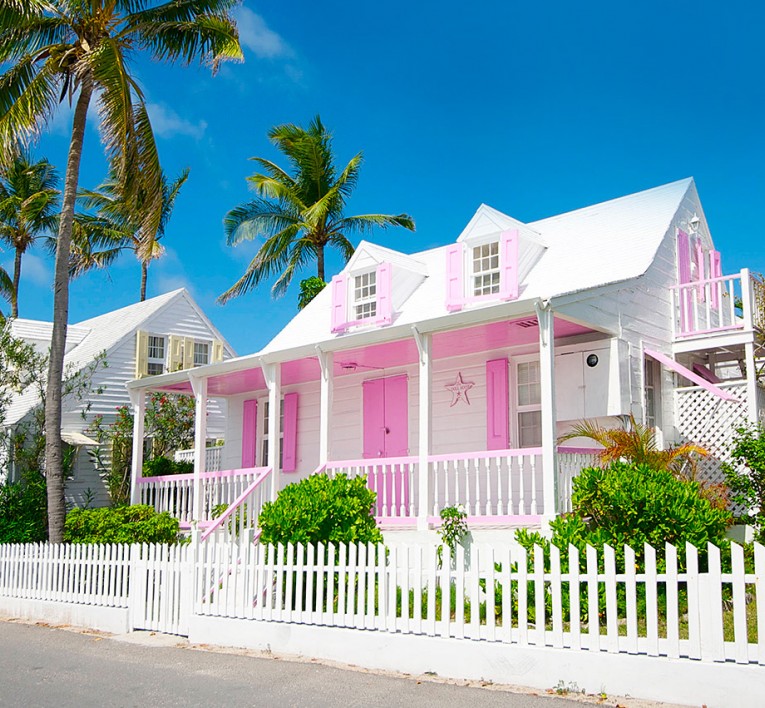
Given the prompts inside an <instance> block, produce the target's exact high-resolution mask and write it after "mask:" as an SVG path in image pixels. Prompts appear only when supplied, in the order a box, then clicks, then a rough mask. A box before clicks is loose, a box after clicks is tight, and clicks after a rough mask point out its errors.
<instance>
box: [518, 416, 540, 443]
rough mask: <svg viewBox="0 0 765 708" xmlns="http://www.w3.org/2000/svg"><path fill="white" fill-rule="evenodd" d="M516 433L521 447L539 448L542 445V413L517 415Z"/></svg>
mask: <svg viewBox="0 0 765 708" xmlns="http://www.w3.org/2000/svg"><path fill="white" fill-rule="evenodd" d="M518 433H519V438H520V444H521V447H539V446H540V445H541V444H542V412H541V411H528V412H526V413H519V414H518Z"/></svg>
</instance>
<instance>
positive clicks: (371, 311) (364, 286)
mask: <svg viewBox="0 0 765 708" xmlns="http://www.w3.org/2000/svg"><path fill="white" fill-rule="evenodd" d="M353 311H354V314H355V317H356V319H357V320H364V319H367V318H369V317H375V316H376V315H377V272H376V271H370V272H369V273H363V274H362V275H357V276H355V277H354V279H353Z"/></svg>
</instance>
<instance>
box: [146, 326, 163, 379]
mask: <svg viewBox="0 0 765 708" xmlns="http://www.w3.org/2000/svg"><path fill="white" fill-rule="evenodd" d="M146 373H147V374H148V375H149V376H156V375H158V374H164V373H165V338H164V337H157V336H155V335H153V334H150V335H149V348H148V354H147V367H146Z"/></svg>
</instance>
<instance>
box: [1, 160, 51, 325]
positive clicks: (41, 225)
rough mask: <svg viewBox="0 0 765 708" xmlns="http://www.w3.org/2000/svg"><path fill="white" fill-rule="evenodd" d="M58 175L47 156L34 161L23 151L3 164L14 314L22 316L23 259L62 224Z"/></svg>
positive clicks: (4, 232) (3, 236)
mask: <svg viewBox="0 0 765 708" xmlns="http://www.w3.org/2000/svg"><path fill="white" fill-rule="evenodd" d="M57 186H58V175H57V174H56V170H55V168H54V167H53V165H51V164H50V163H49V162H48V161H47V160H45V159H42V160H39V161H37V162H34V161H33V160H32V159H31V158H30V157H29V155H27V154H24V153H23V152H21V153H19V154H17V155H16V156H15V157H14V158H13V160H12V162H11V163H10V164H7V165H5V166H2V167H0V239H1V240H2V241H4V242H5V243H6V244H7V245H8V246H9V247H10V248H11V249H13V251H15V258H14V263H13V281H12V285H13V288H12V290H11V292H10V296H11V301H10V302H11V317H18V316H19V281H20V280H21V259H22V258H23V256H24V254H25V253H26V252H27V250H28V249H29V248H30V247H31V246H32V244H33V243H34V242H35V241H36V240H38V239H39V238H42V237H45V236H47V235H49V234H52V233H54V232H55V229H56V226H57V224H58V197H59V191H58V189H57Z"/></svg>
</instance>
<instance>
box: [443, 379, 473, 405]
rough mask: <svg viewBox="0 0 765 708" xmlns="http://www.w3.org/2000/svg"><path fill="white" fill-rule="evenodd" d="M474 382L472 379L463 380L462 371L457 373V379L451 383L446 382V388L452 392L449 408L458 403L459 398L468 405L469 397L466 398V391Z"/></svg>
mask: <svg viewBox="0 0 765 708" xmlns="http://www.w3.org/2000/svg"><path fill="white" fill-rule="evenodd" d="M473 386H475V384H474V383H473V382H472V381H463V380H462V372H460V373H458V374H457V379H456V381H455V382H454V383H453V384H446V390H447V391H451V393H452V402H451V403H450V404H449V408H452V407H454V406H456V405H457V403H459V401H460V400H464V401H465V403H467V404H468V405H470V399H469V398H468V391H469V390H470V389H471V388H473Z"/></svg>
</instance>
